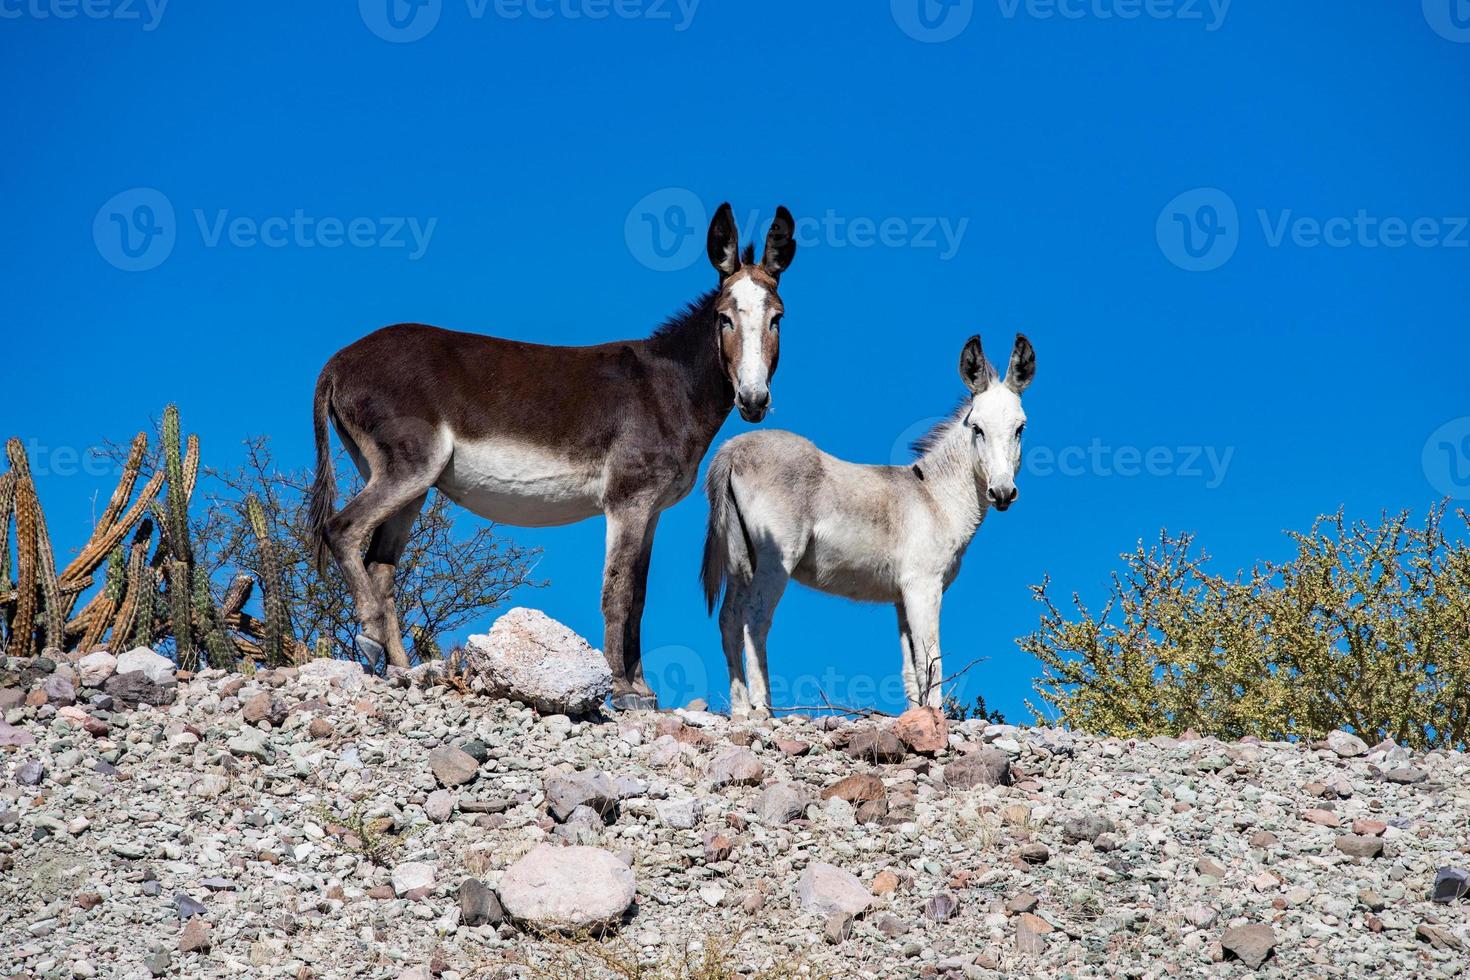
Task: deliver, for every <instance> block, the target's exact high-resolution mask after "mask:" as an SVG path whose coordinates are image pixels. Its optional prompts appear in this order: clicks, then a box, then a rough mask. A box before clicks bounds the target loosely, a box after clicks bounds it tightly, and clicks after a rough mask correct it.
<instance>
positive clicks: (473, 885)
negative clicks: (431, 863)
mask: <svg viewBox="0 0 1470 980" xmlns="http://www.w3.org/2000/svg"><path fill="white" fill-rule="evenodd" d="M504 918H505V912H504V911H503V910H502V909H501V907H500V899H498V898H496V897H495V893H494V892H493V891H491V890H490V889H489V887H488V886H487V885H486V884H485V883H484V882H483V881H480V880H479V879H478V878H466V879H465V880H464V881H462V882H461V883H460V886H459V921H460V923H461V924H462V925H466V926H485V925H489V926H498V925H500V922H501V920H502V919H504Z"/></svg>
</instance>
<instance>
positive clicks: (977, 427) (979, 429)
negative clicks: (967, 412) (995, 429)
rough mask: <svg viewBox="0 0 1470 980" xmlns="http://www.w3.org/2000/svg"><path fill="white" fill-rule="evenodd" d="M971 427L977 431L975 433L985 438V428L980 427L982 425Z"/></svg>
mask: <svg viewBox="0 0 1470 980" xmlns="http://www.w3.org/2000/svg"><path fill="white" fill-rule="evenodd" d="M970 428H971V429H973V430H974V431H975V435H977V436H979V437H980V438H981V439H984V438H985V430H984V429H982V428H980V426H978V425H972V426H970Z"/></svg>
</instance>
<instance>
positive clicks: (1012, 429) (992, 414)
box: [970, 383, 1026, 490]
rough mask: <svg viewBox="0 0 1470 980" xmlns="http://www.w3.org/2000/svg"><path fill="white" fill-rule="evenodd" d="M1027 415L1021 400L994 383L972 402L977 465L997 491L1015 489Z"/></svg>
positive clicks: (971, 421) (971, 417)
mask: <svg viewBox="0 0 1470 980" xmlns="http://www.w3.org/2000/svg"><path fill="white" fill-rule="evenodd" d="M1025 424H1026V413H1025V412H1024V411H1022V409H1021V398H1020V396H1019V395H1017V394H1016V393H1015V392H1013V391H1011V389H1009V388H1007V387H1006V386H1005V385H1003V384H999V383H992V384H991V385H990V387H989V388H987V389H985V390H984V391H982V392H981V393H980V394H978V395H976V396H975V397H974V398H972V399H971V400H970V425H971V426H972V427H973V426H977V425H978V426H979V427H980V434H977V435H975V436H974V440H975V451H976V454H977V455H976V462H977V463H978V464H979V468H980V469H981V470H982V471H983V472H984V473H985V480H986V483H988V484H989V485H990V486H991V487H992V488H994V489H998V490H1010V489H1014V487H1015V485H1016V471H1017V470H1018V469H1019V468H1020V466H1021V436H1020V430H1021V427H1022V426H1024V425H1025Z"/></svg>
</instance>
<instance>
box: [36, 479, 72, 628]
mask: <svg viewBox="0 0 1470 980" xmlns="http://www.w3.org/2000/svg"><path fill="white" fill-rule="evenodd" d="M35 492H36V485H35V484H34V483H32V484H31V494H32V495H33V496H34V495H35ZM36 559H37V562H38V566H39V567H38V568H37V569H36V574H37V577H38V578H39V579H40V580H41V599H42V601H41V625H42V626H43V627H44V628H45V636H46V647H47V649H53V650H60V649H61V648H62V647H63V646H64V645H65V644H66V616H65V615H64V610H63V609H62V606H61V582H60V581H59V580H58V579H57V577H56V553H55V552H54V551H52V550H51V533H50V532H49V531H47V530H46V515H45V514H43V513H42V512H41V505H40V502H39V501H37V503H36Z"/></svg>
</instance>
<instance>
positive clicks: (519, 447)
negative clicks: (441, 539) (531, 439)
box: [437, 439, 603, 527]
mask: <svg viewBox="0 0 1470 980" xmlns="http://www.w3.org/2000/svg"><path fill="white" fill-rule="evenodd" d="M602 484H603V477H602V469H601V467H598V466H591V465H586V464H582V463H579V462H577V461H575V460H572V459H569V458H566V457H563V456H559V455H557V454H556V453H554V452H550V451H548V450H547V449H545V448H543V447H540V446H532V445H527V444H525V443H518V442H515V441H512V440H506V439H491V440H485V441H479V442H464V441H460V440H456V441H455V444H454V455H453V456H452V457H451V458H450V460H449V465H448V466H447V467H446V468H445V470H444V474H443V476H441V477H440V478H439V483H438V484H437V486H438V488H439V490H440V491H442V492H443V493H444V495H445V496H447V497H448V498H449V499H450V500H453V501H454V502H455V503H457V504H459V505H460V506H462V507H464V508H466V509H468V510H471V511H473V512H474V513H476V514H479V515H480V516H481V517H485V518H489V519H490V520H492V521H497V522H499V523H501V524H513V525H516V526H517V527H552V526H555V525H558V524H571V523H574V522H576V521H581V520H586V519H587V518H589V517H594V516H596V515H597V514H600V513H602V490H603V486H602Z"/></svg>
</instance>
